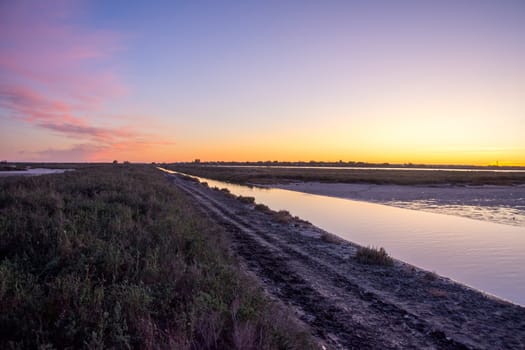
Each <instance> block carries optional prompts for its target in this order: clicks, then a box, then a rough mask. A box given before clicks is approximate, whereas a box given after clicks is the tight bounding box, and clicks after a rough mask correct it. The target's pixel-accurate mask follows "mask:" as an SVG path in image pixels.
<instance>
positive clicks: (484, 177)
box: [167, 164, 525, 185]
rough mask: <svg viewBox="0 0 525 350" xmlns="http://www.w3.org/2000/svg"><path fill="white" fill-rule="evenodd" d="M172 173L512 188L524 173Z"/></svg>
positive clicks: (203, 169) (207, 169) (190, 169)
mask: <svg viewBox="0 0 525 350" xmlns="http://www.w3.org/2000/svg"><path fill="white" fill-rule="evenodd" d="M167 167H168V168H169V169H171V170H176V171H180V172H183V173H187V174H191V175H195V176H200V177H205V178H211V179H215V180H220V181H227V182H232V183H238V184H245V185H246V184H275V183H289V182H294V181H295V182H297V181H320V182H341V183H373V184H397V185H436V184H455V185H514V184H525V172H491V171H474V170H473V171H445V170H391V169H366V168H363V169H326V168H315V169H312V168H276V167H225V166H223V167H216V166H205V165H198V166H197V165H190V164H186V165H184V164H172V165H169V166H167Z"/></svg>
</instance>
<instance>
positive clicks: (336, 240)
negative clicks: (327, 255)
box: [321, 231, 344, 244]
mask: <svg viewBox="0 0 525 350" xmlns="http://www.w3.org/2000/svg"><path fill="white" fill-rule="evenodd" d="M321 240H322V241H323V242H326V243H333V244H341V243H343V242H344V240H343V239H342V238H341V237H338V236H336V235H334V234H333V233H329V232H324V231H323V233H321Z"/></svg>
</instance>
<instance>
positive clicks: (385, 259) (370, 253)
mask: <svg viewBox="0 0 525 350" xmlns="http://www.w3.org/2000/svg"><path fill="white" fill-rule="evenodd" d="M355 258H356V260H357V261H358V262H360V263H362V264H368V265H381V266H391V265H392V264H393V263H394V261H393V260H392V258H391V257H390V256H388V254H387V252H386V251H385V249H384V248H379V249H376V248H374V247H359V249H357V253H356V255H355Z"/></svg>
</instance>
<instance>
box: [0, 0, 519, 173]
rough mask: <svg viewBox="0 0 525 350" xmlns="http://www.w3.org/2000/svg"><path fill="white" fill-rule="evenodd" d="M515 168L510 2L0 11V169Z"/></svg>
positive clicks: (75, 4)
mask: <svg viewBox="0 0 525 350" xmlns="http://www.w3.org/2000/svg"><path fill="white" fill-rule="evenodd" d="M195 158H200V159H201V160H225V161H228V160H236V161H246V160H251V161H255V160H283V161H284V160H286V161H294V160H305V161H308V160H325V161H337V160H340V159H341V160H344V161H349V160H352V161H367V162H390V163H407V162H413V163H442V164H458V163H461V164H482V165H488V164H494V163H496V161H499V164H500V165H525V1H523V0H516V1H512V0H493V1H483V0H448V1H446V0H439V1H437V0H436V1H426V0H413V1H391V0H385V1H374V0H371V1H350V0H348V1H284V0H281V1H141V2H139V1H136V2H133V1H18V0H17V1H15V0H7V1H1V2H0V159H6V160H9V161H77V162H81V161H112V160H113V159H118V160H121V161H122V160H129V161H144V162H151V161H167V162H172V161H188V160H193V159H195Z"/></svg>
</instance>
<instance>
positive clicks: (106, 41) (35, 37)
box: [0, 1, 173, 161]
mask: <svg viewBox="0 0 525 350" xmlns="http://www.w3.org/2000/svg"><path fill="white" fill-rule="evenodd" d="M78 4H79V3H78V2H67V1H57V2H51V3H49V2H47V1H46V3H45V4H43V3H40V2H31V1H29V2H26V1H13V2H10V3H9V4H7V5H6V4H0V23H1V24H0V25H1V30H0V76H1V77H2V83H1V84H0V118H10V119H11V120H14V121H16V122H23V123H27V124H31V125H35V126H37V127H39V128H40V129H41V130H42V131H43V132H51V133H54V134H58V135H62V136H65V137H67V138H69V139H71V140H74V142H75V143H74V144H70V145H69V147H65V148H63V149H62V148H61V149H56V148H54V147H50V146H49V145H47V146H46V145H43V147H47V148H45V149H44V150H43V151H41V152H32V155H31V157H33V158H34V159H39V160H56V159H60V160H70V158H71V157H73V158H74V157H76V158H75V159H76V160H77V161H80V160H102V159H101V158H105V159H106V158H108V159H106V160H109V159H110V158H113V155H112V154H113V153H115V152H128V151H133V150H136V151H140V150H141V149H144V148H149V147H153V146H155V145H172V144H173V143H172V142H170V141H169V140H163V139H162V138H159V137H157V136H155V135H151V134H148V133H147V132H143V131H140V130H139V129H137V128H131V127H129V126H126V125H119V126H118V127H116V126H114V125H112V126H107V125H97V123H94V122H93V120H92V119H91V116H96V117H97V119H98V120H101V119H104V118H108V117H107V114H106V113H104V112H103V111H104V108H105V105H106V104H108V103H111V101H112V100H115V99H118V98H120V97H122V96H123V95H125V94H126V93H127V92H128V91H129V88H128V87H127V86H126V85H125V84H124V83H123V81H122V80H121V79H120V76H119V74H118V70H117V69H116V67H117V66H118V54H119V53H120V52H121V51H122V50H123V45H122V40H121V36H120V35H119V34H117V33H114V32H110V31H105V30H98V29H97V30H91V29H90V30H87V29H85V28H83V27H81V26H78V25H75V24H74V23H75V22H76V21H75V16H76V14H77V12H78V11H79V10H81V8H79V7H78V6H79V5H78ZM120 115H125V113H120ZM118 121H119V122H120V123H122V122H125V121H126V118H118ZM114 122H115V121H114ZM153 140H154V141H153ZM26 156H27V153H26V155H25V157H26Z"/></svg>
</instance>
